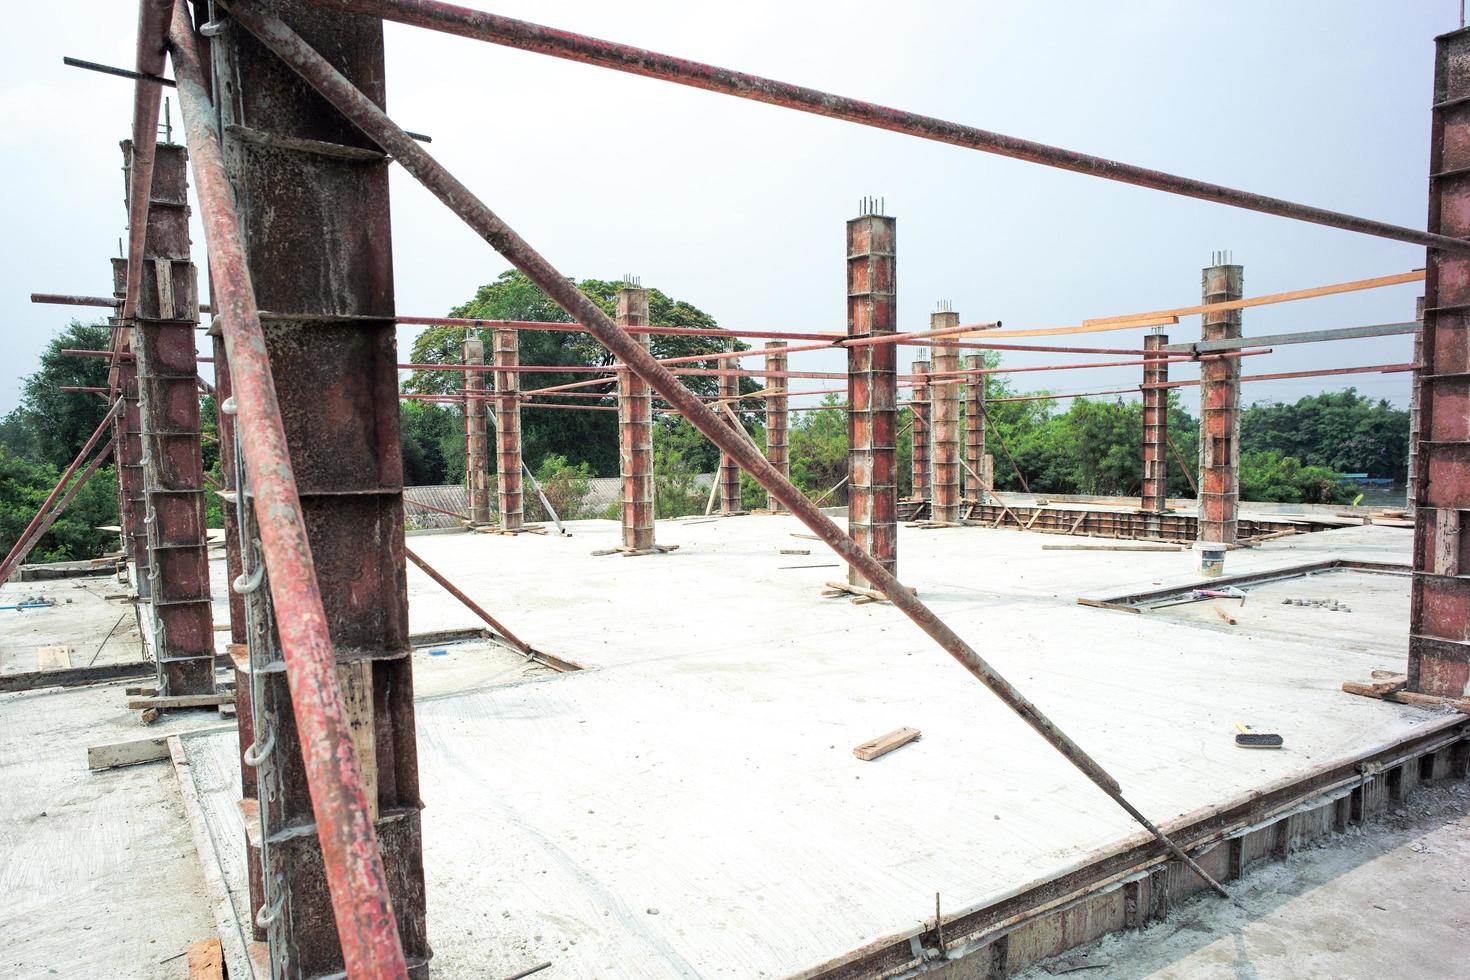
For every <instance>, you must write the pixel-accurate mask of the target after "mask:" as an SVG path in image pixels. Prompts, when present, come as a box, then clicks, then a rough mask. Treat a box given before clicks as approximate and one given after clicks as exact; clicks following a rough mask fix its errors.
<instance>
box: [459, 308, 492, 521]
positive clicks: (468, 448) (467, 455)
mask: <svg viewBox="0 0 1470 980" xmlns="http://www.w3.org/2000/svg"><path fill="white" fill-rule="evenodd" d="M461 350H462V351H463V357H464V363H465V364H466V365H468V366H470V367H471V368H472V369H473V368H474V367H476V366H479V367H480V368H483V367H484V365H485V343H484V341H482V340H481V339H480V337H479V334H477V333H475V332H474V331H473V330H469V331H466V332H465V338H464V344H463V346H462V347H461ZM464 389H465V390H464V481H465V494H466V496H467V497H469V508H468V510H469V518H470V523H471V524H489V523H490V520H491V517H490V453H489V450H488V447H487V446H486V442H487V436H486V432H487V429H486V428H485V404H486V403H485V398H484V395H485V372H484V371H483V370H469V371H466V372H465V376H464Z"/></svg>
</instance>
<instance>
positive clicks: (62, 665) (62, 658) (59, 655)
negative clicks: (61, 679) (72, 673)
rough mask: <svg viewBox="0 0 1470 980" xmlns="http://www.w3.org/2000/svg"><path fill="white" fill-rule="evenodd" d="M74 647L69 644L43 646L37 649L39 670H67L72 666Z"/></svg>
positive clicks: (37, 666) (37, 667)
mask: <svg viewBox="0 0 1470 980" xmlns="http://www.w3.org/2000/svg"><path fill="white" fill-rule="evenodd" d="M71 655H72V648H71V647H68V646H49V647H41V648H40V649H38V650H37V651H36V669H37V670H65V669H67V668H68V667H70V666H71Z"/></svg>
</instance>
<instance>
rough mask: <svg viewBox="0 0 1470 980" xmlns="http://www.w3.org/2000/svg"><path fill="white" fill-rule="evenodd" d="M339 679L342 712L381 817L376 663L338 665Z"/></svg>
mask: <svg viewBox="0 0 1470 980" xmlns="http://www.w3.org/2000/svg"><path fill="white" fill-rule="evenodd" d="M337 679H338V681H339V682H340V683H341V685H342V715H343V718H344V720H345V721H346V722H347V731H348V734H349V735H350V736H351V737H352V746H353V748H355V749H356V750H357V765H358V768H359V769H361V770H362V785H363V789H364V790H366V791H367V802H368V812H369V814H370V816H371V818H372V819H373V820H374V821H376V820H377V819H378V747H377V741H376V737H375V735H376V726H375V723H374V718H373V663H372V661H371V660H356V661H353V662H351V663H345V664H338V665H337Z"/></svg>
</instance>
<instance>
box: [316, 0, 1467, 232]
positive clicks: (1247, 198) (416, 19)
mask: <svg viewBox="0 0 1470 980" xmlns="http://www.w3.org/2000/svg"><path fill="white" fill-rule="evenodd" d="M311 2H313V3H315V4H316V5H317V6H320V7H330V8H333V9H335V10H344V11H350V12H352V13H357V14H366V15H369V16H373V17H382V18H384V19H385V20H393V21H398V22H399V23H403V24H411V25H413V26H415V27H426V28H429V29H430V30H436V31H443V32H444V33H446V34H456V35H459V36H460V37H467V38H472V39H474V40H478V41H488V42H490V43H491V44H499V45H503V46H505V47H510V48H519V49H521V50H522V51H532V52H535V53H537V54H546V55H551V56H552V57H554V58H563V59H566V60H568V61H578V62H581V63H583V64H588V65H598V66H600V67H602V68H611V69H613V70H614V71H623V72H628V73H629V74H633V75H642V76H644V77H646V78H657V79H661V80H663V81H666V82H674V83H676V84H679V85H688V86H691V87H693V88H702V89H705V90H707V91H710V92H720V93H723V94H725V95H733V96H735V97H736V98H741V99H750V100H752V101H755V102H765V103H768V104H770V105H778V106H783V107H785V108H787V109H795V110H797V111H799V112H809V113H812V114H813V115H817V116H827V117H829V118H832V119H843V120H846V121H847V122H852V123H857V124H859V125H862V126H871V127H873V128H874V129H886V130H888V131H890V132H894V133H903V134H905V135H908V136H917V137H919V138H921V139H928V140H934V141H935V142H938V143H948V144H950V145H952V146H961V147H965V148H966V149H971V150H980V151H981V152H984V153H994V154H997V155H999V156H1003V157H1010V158H1011V159H1013V160H1024V161H1026V162H1028V163H1037V164H1041V165H1042V166H1046V167H1056V168H1057V169H1059V170H1070V171H1072V172H1073V173H1080V174H1088V175H1090V176H1093V177H1101V178H1103V179H1105V180H1115V181H1118V182H1120V183H1124V184H1133V185H1135V186H1137V187H1146V188H1149V189H1150V190H1156V191H1165V192H1166V193H1170V194H1179V195H1181V196H1183V197H1193V198H1198V199H1199V200H1202V201H1213V202H1215V203H1216V204H1227V205H1230V206H1231V207H1236V208H1243V209H1245V210H1247V211H1259V212H1261V213H1263V214H1274V215H1277V216H1279V217H1283V218H1292V219H1294V220H1297V221H1306V222H1309V223H1311V224H1317V225H1326V226H1328V227H1329V228H1341V229H1344V230H1346V231H1356V232H1360V233H1362V234H1365V235H1375V236H1377V237H1379V238H1390V239H1394V240H1396V241H1401V242H1409V243H1411V244H1414V245H1423V246H1426V247H1429V248H1440V249H1444V250H1446V251H1459V252H1470V241H1466V240H1464V239H1459V238H1451V237H1449V236H1446V235H1436V234H1432V233H1430V232H1427V231H1419V230H1418V229H1415V228H1405V227H1403V226H1401V225H1394V224H1389V223H1388V222H1385V221H1375V220H1373V219H1371V218H1361V217H1358V216H1356V215H1351V214H1343V213H1342V212H1339V211H1329V210H1327V209H1325V208H1318V207H1313V206H1311V205H1309V204H1298V203H1296V202H1294V201H1287V200H1283V199H1282V198H1278V197H1268V196H1266V195H1264V194H1255V193H1252V192H1250V191H1242V190H1236V189H1235V188H1231V187H1224V186H1221V185H1220V184H1211V183H1208V182H1206V181H1202V180H1195V179H1193V178H1191V177H1181V176H1178V175H1177V174H1170V173H1165V172H1163V171H1160V170H1150V169H1148V168H1146V167H1139V166H1134V165H1132V164H1128V163H1122V162H1120V161H1117V160H1109V159H1107V158H1105V157H1097V156H1092V155H1091V154H1087V153H1080V152H1078V151H1076V150H1068V149H1064V148H1062V147H1057V146H1049V145H1047V144H1045V143H1037V142H1035V141H1033V140H1028V139H1022V138H1020V137H1017V136H1006V135H1004V134H1002V133H994V132H991V131H989V130H985V129H978V128H976V127H974V126H966V125H963V124H961V123H956V122H949V121H948V120H944V119H938V118H935V117H934V116H925V115H920V114H918V113H914V112H905V111H903V110H901V109H893V108H889V107H888V106H882V105H877V104H875V103H871V102H862V101H860V100H858V99H849V98H846V97H844V96H841V95H834V94H832V93H830V92H823V91H821V90H819V89H814V88H806V87H805V86H801V85H792V84H790V83H787V82H778V81H776V80H774V79H770V78H763V77H761V76H760V75H749V74H746V73H745V72H739V71H733V70H731V69H729V68H720V67H718V66H716V65H707V64H702V63H700V62H698V61H689V60H687V59H684V58H676V57H674V56H672V55H667V54H660V53H659V52H657V51H649V50H647V49H645V48H636V47H633V46H631V45H627V44H617V43H614V42H612V41H604V40H601V39H600V38H595V37H588V36H587V35H585V34H574V33H572V32H571V31H562V30H557V29H555V28H552V27H545V26H543V25H541V24H533V23H530V22H528V21H523V20H516V19H515V18H513V17H501V16H499V15H496V14H490V13H486V12H484V11H481V10H472V9H470V8H468V7H461V6H458V5H456V4H451V3H441V2H438V0H311Z"/></svg>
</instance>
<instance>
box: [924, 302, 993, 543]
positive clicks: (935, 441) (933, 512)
mask: <svg viewBox="0 0 1470 980" xmlns="http://www.w3.org/2000/svg"><path fill="white" fill-rule="evenodd" d="M929 323H930V329H933V330H945V329H949V328H953V327H958V326H959V325H960V315H959V314H958V313H955V312H954V311H952V310H942V311H940V312H938V313H934V314H932V315H931V316H930V318H929ZM954 344H955V341H953V340H935V342H934V345H933V354H934V372H935V373H936V374H938V375H939V376H940V377H944V378H949V379H951V383H948V384H941V385H934V386H933V387H931V388H930V389H929V400H930V405H931V407H930V413H931V415H932V417H933V420H934V424H933V425H932V426H931V427H930V430H929V432H930V451H929V455H930V459H931V460H932V462H931V465H932V466H933V491H932V493H933V499H934V502H933V505H932V506H931V507H930V508H929V516H930V517H931V518H932V519H933V520H936V521H942V522H943V523H946V524H958V523H959V521H960V386H959V384H958V383H956V382H955V381H954V378H955V375H954V374H953V373H952V372H954V371H958V370H959V369H960V351H959V348H958V347H956V346H954ZM946 372H951V373H946ZM981 377H984V375H981ZM915 435H917V433H915ZM977 472H978V471H977Z"/></svg>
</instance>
